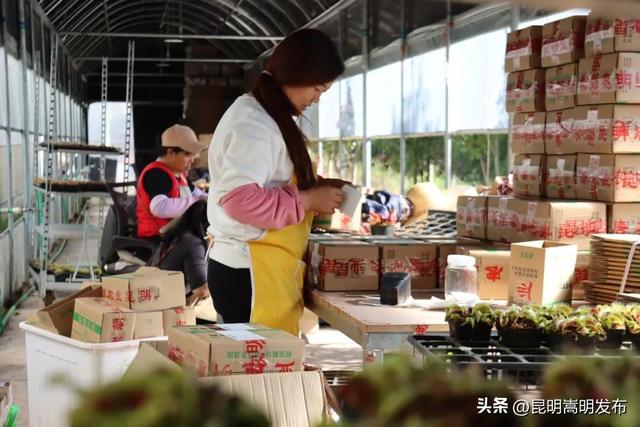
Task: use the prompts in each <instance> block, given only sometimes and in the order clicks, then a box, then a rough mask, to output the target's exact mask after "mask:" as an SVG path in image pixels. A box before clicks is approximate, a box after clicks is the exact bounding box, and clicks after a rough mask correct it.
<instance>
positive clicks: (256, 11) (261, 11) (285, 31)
mask: <svg viewBox="0 0 640 427" xmlns="http://www.w3.org/2000/svg"><path fill="white" fill-rule="evenodd" d="M246 4H247V5H248V6H250V7H252V8H254V10H253V11H251V12H249V13H251V16H254V17H255V16H260V15H262V16H265V17H266V18H267V19H268V20H269V21H270V22H272V23H273V25H275V26H276V27H277V29H278V31H279V32H280V33H281V34H288V33H289V31H288V28H287V27H286V26H284V25H283V24H282V23H281V22H280V21H279V20H278V19H277V18H276V17H275V16H274V15H273V13H272V12H271V11H270V10H268V8H267V7H266V4H265V5H263V6H262V7H258V6H256V5H254V4H253V2H251V0H247V2H246ZM247 10H248V9H247ZM292 23H293V22H292ZM294 25H295V24H294Z"/></svg>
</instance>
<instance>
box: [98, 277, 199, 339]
mask: <svg viewBox="0 0 640 427" xmlns="http://www.w3.org/2000/svg"><path fill="white" fill-rule="evenodd" d="M102 293H103V296H104V297H105V298H107V299H109V300H110V301H112V302H113V303H115V304H116V305H118V306H120V307H123V308H125V309H130V310H132V311H133V312H135V314H136V322H135V330H134V334H133V338H135V339H142V338H150V337H157V336H163V335H166V333H167V329H168V328H169V327H171V326H186V325H195V323H196V315H195V310H194V308H193V307H186V306H185V304H186V301H185V295H184V275H183V274H182V273H181V272H178V271H165V270H159V269H157V268H150V267H142V268H140V269H139V270H137V271H135V272H133V273H129V274H120V275H115V276H105V277H103V278H102Z"/></svg>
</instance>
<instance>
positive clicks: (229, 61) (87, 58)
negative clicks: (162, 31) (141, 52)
mask: <svg viewBox="0 0 640 427" xmlns="http://www.w3.org/2000/svg"><path fill="white" fill-rule="evenodd" d="M77 60H78V61H79V62H88V61H95V62H100V61H102V57H101V56H81V57H79V58H77ZM128 60H129V59H128V58H124V57H120V56H116V57H109V61H118V62H128ZM135 61H137V62H198V63H200V62H202V63H207V64H218V63H220V64H244V63H246V62H251V61H252V59H235V58H234V59H229V58H166V57H162V56H157V57H149V58H135Z"/></svg>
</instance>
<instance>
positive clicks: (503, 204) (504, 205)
mask: <svg viewBox="0 0 640 427" xmlns="http://www.w3.org/2000/svg"><path fill="white" fill-rule="evenodd" d="M508 201H509V199H507V198H503V197H501V198H500V200H498V209H499V210H500V214H501V215H504V214H505V213H506V211H507V202H508Z"/></svg>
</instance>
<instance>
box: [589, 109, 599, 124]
mask: <svg viewBox="0 0 640 427" xmlns="http://www.w3.org/2000/svg"><path fill="white" fill-rule="evenodd" d="M597 121H598V109H597V108H595V109H592V110H589V111H588V112H587V122H589V123H595V122H597Z"/></svg>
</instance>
